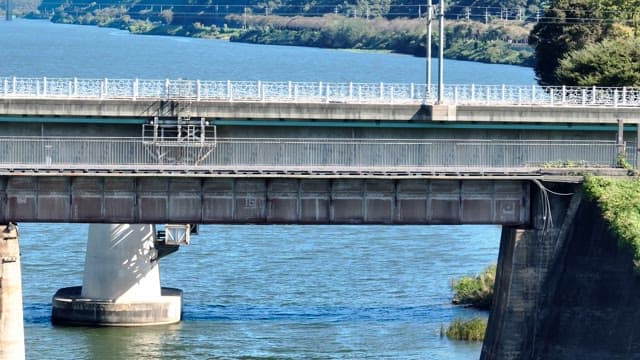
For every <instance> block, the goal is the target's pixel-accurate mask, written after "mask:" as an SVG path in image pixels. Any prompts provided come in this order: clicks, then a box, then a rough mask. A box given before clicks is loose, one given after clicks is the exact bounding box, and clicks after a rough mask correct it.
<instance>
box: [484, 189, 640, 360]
mask: <svg viewBox="0 0 640 360" xmlns="http://www.w3.org/2000/svg"><path fill="white" fill-rule="evenodd" d="M547 186H549V187H552V189H551V190H553V191H554V192H555V193H556V195H553V194H552V193H550V192H549V191H547V190H546V189H544V188H542V187H540V188H538V189H536V190H534V191H532V195H531V198H532V216H533V223H532V226H531V227H528V228H525V227H504V228H503V233H502V238H501V242H500V254H499V257H498V268H497V274H496V287H495V289H494V301H493V304H492V309H491V315H490V317H489V325H488V328H487V334H486V336H485V340H484V344H483V348H482V354H481V357H480V359H481V360H493V359H545V360H548V359H562V360H565V359H567V360H568V359H593V360H595V359H620V360H622V359H630V358H635V357H637V355H638V353H640V332H638V331H637V330H636V329H637V324H638V322H640V312H639V311H638V310H637V308H638V306H637V305H638V303H640V278H639V277H638V275H637V273H636V272H635V270H634V265H633V255H632V254H631V252H630V251H628V249H624V248H622V247H620V246H619V245H618V242H619V240H618V239H617V237H616V236H615V235H614V234H613V233H612V232H611V230H610V228H609V224H608V223H607V222H606V221H605V220H604V218H603V216H602V213H601V211H602V210H601V209H600V208H599V207H598V205H597V204H596V203H594V202H592V201H590V200H587V199H586V198H585V197H584V196H583V195H582V190H581V188H580V186H579V185H577V186H570V185H568V184H565V185H561V184H549V185H547ZM561 193H563V194H566V196H565V195H558V194H561ZM569 194H571V195H569ZM551 220H553V223H551Z"/></svg>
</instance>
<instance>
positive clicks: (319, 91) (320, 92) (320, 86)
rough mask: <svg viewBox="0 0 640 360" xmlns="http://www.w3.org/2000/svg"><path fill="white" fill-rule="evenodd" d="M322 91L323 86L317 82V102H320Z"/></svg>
mask: <svg viewBox="0 0 640 360" xmlns="http://www.w3.org/2000/svg"><path fill="white" fill-rule="evenodd" d="M322 89H324V86H323V85H322V81H320V82H318V101H322Z"/></svg>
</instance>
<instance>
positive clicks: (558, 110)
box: [0, 78, 640, 124]
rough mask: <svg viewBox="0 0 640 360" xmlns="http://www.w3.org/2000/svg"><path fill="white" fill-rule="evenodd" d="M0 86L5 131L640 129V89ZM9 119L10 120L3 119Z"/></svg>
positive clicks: (28, 82) (99, 82) (19, 81)
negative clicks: (81, 123) (189, 125)
mask: <svg viewBox="0 0 640 360" xmlns="http://www.w3.org/2000/svg"><path fill="white" fill-rule="evenodd" d="M435 94H436V91H435V88H434V89H426V88H425V86H424V85H418V84H384V83H377V84H357V83H323V82H317V83H295V82H262V81H255V82H252V81H236V82H232V81H200V80H139V79H124V80H123V79H76V78H65V79H52V78H0V121H20V120H21V119H22V120H23V121H24V120H25V118H26V117H48V118H51V117H56V118H58V121H60V120H61V119H62V118H67V119H71V120H72V119H73V118H85V119H86V118H92V119H97V120H99V119H114V118H123V119H129V121H135V119H153V118H155V117H160V118H163V117H178V116H189V117H202V118H206V119H208V120H210V121H216V120H226V119H234V120H257V121H271V122H273V121H283V120H288V121H333V122H338V121H352V122H365V121H369V122H376V121H385V122H429V121H438V122H482V123H505V122H517V123H529V124H535V123H561V124H564V123H571V124H615V123H616V122H617V121H618V120H619V119H622V120H624V121H626V122H629V123H637V122H638V119H639V118H640V100H638V99H640V95H639V94H640V89H637V88H595V87H591V88H577V87H544V88H543V87H538V86H506V85H447V86H446V89H445V95H446V96H445V99H444V101H443V103H442V104H435V103H436V101H435V98H434V96H435ZM3 118H4V119H3Z"/></svg>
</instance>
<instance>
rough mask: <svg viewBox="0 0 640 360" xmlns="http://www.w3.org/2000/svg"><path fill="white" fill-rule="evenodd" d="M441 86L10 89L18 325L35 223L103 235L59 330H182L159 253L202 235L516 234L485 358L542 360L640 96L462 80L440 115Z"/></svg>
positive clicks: (7, 181) (0, 181)
mask: <svg viewBox="0 0 640 360" xmlns="http://www.w3.org/2000/svg"><path fill="white" fill-rule="evenodd" d="M435 94H436V91H435V89H426V88H425V87H424V85H417V84H383V83H379V84H356V83H339V84H338V83H321V82H317V83H295V82H261V81H255V82H234V81H200V80H140V79H118V80H115V79H77V78H65V79H58V78H15V77H7V78H0V122H2V123H3V124H2V129H3V133H2V135H1V136H0V164H2V165H1V166H0V223H1V224H6V225H3V226H2V227H0V230H2V232H1V233H2V234H3V235H2V236H4V239H5V240H6V241H4V242H2V244H3V246H4V247H0V253H1V255H2V258H3V263H4V265H3V266H4V270H3V278H2V281H3V282H2V289H3V293H2V296H3V299H2V301H3V303H6V304H12V306H8V307H6V308H5V309H6V310H7V311H6V312H3V314H4V315H2V318H1V319H4V320H3V321H2V322H0V333H1V334H9V333H11V334H18V335H20V334H22V330H21V329H22V320H21V316H22V315H21V306H22V303H21V300H18V298H19V295H21V290H20V286H21V285H20V276H19V249H18V245H17V241H18V233H17V227H16V226H15V224H16V223H20V222H35V221H38V222H79V223H91V224H92V225H91V226H90V236H89V239H88V245H87V259H88V260H87V264H88V265H86V267H85V275H84V281H83V286H82V287H71V288H64V289H61V290H60V291H59V292H58V293H57V294H56V295H55V296H54V299H53V321H54V322H56V323H61V324H75V325H78V324H80V325H87V324H89V325H107V326H118V325H126V326H129V325H144V324H159V323H170V322H175V321H179V319H180V308H181V301H182V300H181V299H182V298H181V293H180V291H179V290H177V289H166V288H161V287H160V283H159V276H158V261H157V260H158V259H160V258H161V257H163V256H165V255H167V254H169V253H171V252H173V251H175V250H177V248H178V246H180V245H184V244H185V243H188V242H189V239H190V232H191V230H193V229H195V228H194V227H193V226H192V225H189V224H211V223H240V224H243V223H263V224H271V223H282V224H498V225H502V226H503V236H502V239H501V250H500V259H499V268H500V271H499V274H498V277H499V279H498V282H499V283H501V284H502V285H500V286H501V291H502V293H501V295H500V296H499V300H498V301H497V303H496V304H495V305H494V312H493V313H494V314H496V315H492V320H491V324H490V329H493V330H491V333H490V334H488V340H487V341H486V342H485V349H484V350H483V357H485V358H504V357H505V356H506V354H518V356H519V355H522V354H524V353H525V352H526V351H528V350H527V349H528V348H529V347H530V346H534V345H532V344H531V343H530V339H532V338H533V339H535V338H536V336H538V335H539V333H537V332H536V331H537V330H536V329H539V328H540V326H543V325H544V326H547V325H548V324H549V323H550V322H552V321H553V318H550V319H549V320H548V321H549V322H548V323H542V322H540V321H542V320H539V319H538V317H537V314H538V313H539V311H540V309H539V304H540V302H541V301H543V299H544V297H545V296H547V295H545V293H543V292H544V291H546V290H547V288H546V284H547V283H548V282H549V281H551V280H550V276H552V272H550V269H551V268H552V267H554V266H558V265H557V264H558V262H561V261H564V260H563V259H564V258H563V256H568V255H567V254H566V253H564V252H562V249H563V247H562V246H561V245H562V244H570V243H571V242H572V241H577V240H575V239H574V238H573V237H572V236H573V234H574V233H575V232H576V231H577V230H576V229H582V228H592V227H593V226H595V225H594V224H599V223H598V221H600V220H599V218H598V219H595V220H594V219H591V217H594V216H595V217H597V216H596V215H593V214H592V215H590V217H587V218H586V219H581V217H580V215H579V214H582V213H583V212H584V211H587V210H588V209H590V206H593V204H591V203H590V202H589V201H587V200H584V199H583V198H582V195H581V191H580V182H581V181H582V174H583V173H584V172H591V173H598V174H604V175H611V176H626V175H627V173H628V172H629V171H631V170H632V168H634V167H635V168H638V149H639V146H638V144H639V141H640V136H639V135H640V127H639V126H638V118H639V117H638V115H640V96H639V95H640V89H636V88H570V87H551V88H541V87H537V86H524V87H518V86H506V85H505V86H501V85H498V86H494V85H491V86H481V85H458V86H447V87H446V89H445V101H444V102H443V103H440V104H436V103H435V99H434V96H435ZM585 209H587V210H585ZM590 220H594V221H592V222H590ZM132 224H136V225H132ZM143 224H151V225H143ZM155 224H168V225H166V227H164V228H163V229H162V230H160V229H156V225H155ZM593 232H594V234H595V233H597V234H600V233H601V231H600V232H598V231H597V229H595V228H594V231H593ZM601 237H602V238H605V237H606V236H605V235H602V236H601ZM594 241H595V240H594ZM598 241H599V240H598ZM532 254H535V256H533V255H532ZM89 259H90V260H89ZM5 260H6V261H5ZM16 268H17V269H16ZM11 269H13V270H11ZM12 271H13V272H12ZM96 284H100V286H96ZM550 293H551V294H555V293H553V292H550ZM18 308H19V309H18ZM18 311H19V312H20V313H19V314H18ZM534 315H535V316H534ZM18 318H20V319H18ZM0 342H3V345H2V346H1V347H0V349H2V354H0V355H2V356H0V357H3V356H4V358H14V357H16V356H17V357H21V356H22V357H23V356H24V345H23V339H22V335H20V336H17V337H8V336H7V337H4V335H3V338H2V339H0ZM523 349H524V350H523ZM574 355H576V356H575V357H580V356H578V355H580V354H578V353H574ZM518 356H516V357H518Z"/></svg>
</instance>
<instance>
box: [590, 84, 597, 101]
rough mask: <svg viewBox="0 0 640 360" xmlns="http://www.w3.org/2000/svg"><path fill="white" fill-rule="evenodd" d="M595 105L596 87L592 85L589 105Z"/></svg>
mask: <svg viewBox="0 0 640 360" xmlns="http://www.w3.org/2000/svg"><path fill="white" fill-rule="evenodd" d="M595 104H596V86H595V85H594V86H593V88H592V91H591V105H595Z"/></svg>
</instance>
